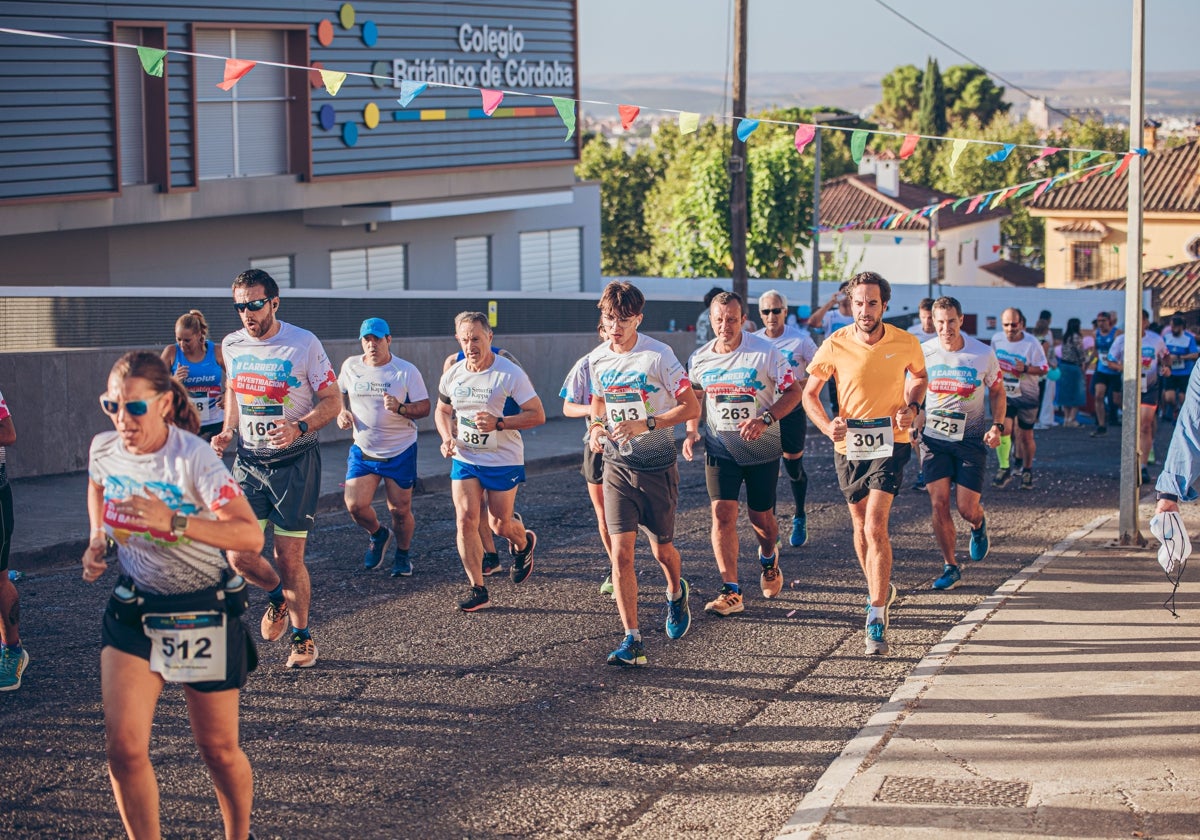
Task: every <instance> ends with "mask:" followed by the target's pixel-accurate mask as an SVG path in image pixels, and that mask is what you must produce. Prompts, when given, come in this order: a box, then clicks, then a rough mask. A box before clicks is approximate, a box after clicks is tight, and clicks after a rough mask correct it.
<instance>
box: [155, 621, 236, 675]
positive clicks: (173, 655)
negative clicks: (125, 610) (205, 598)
mask: <svg viewBox="0 0 1200 840" xmlns="http://www.w3.org/2000/svg"><path fill="white" fill-rule="evenodd" d="M142 628H143V629H144V630H145V631H146V635H147V636H148V637H149V638H150V670H151V671H154V672H156V673H158V674H161V675H162V678H163V679H164V680H166V681H167V682H178V683H190V682H209V681H213V680H224V679H225V665H226V656H225V613H223V612H215V611H212V612H198V613H147V614H146V615H143V616H142Z"/></svg>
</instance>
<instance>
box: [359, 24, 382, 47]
mask: <svg viewBox="0 0 1200 840" xmlns="http://www.w3.org/2000/svg"><path fill="white" fill-rule="evenodd" d="M378 40H379V27H377V26H376V25H375V21H373V20H368V21H364V22H363V25H362V42H363V43H364V44H366V45H367V46H368V47H373V46H375V42H376V41H378Z"/></svg>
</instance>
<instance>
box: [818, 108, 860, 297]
mask: <svg viewBox="0 0 1200 840" xmlns="http://www.w3.org/2000/svg"><path fill="white" fill-rule="evenodd" d="M853 119H855V117H854V115H853V114H837V113H830V112H828V111H818V112H816V113H815V114H813V115H812V121H813V125H815V126H816V127H817V130H816V133H815V134H814V136H813V214H812V298H811V299H810V301H809V302H810V305H811V307H812V311H813V312H816V311H817V310H818V309H820V308H821V124H822V123H827V122H846V121H847V120H853ZM845 279H849V278H845Z"/></svg>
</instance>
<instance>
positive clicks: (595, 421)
mask: <svg viewBox="0 0 1200 840" xmlns="http://www.w3.org/2000/svg"><path fill="white" fill-rule="evenodd" d="M603 425H604V418H603V417H593V418H591V419H590V420H589V421H588V431H589V432H590V431H591V430H592V426H603Z"/></svg>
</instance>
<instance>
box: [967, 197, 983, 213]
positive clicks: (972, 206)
mask: <svg viewBox="0 0 1200 840" xmlns="http://www.w3.org/2000/svg"><path fill="white" fill-rule="evenodd" d="M981 201H983V196H981V195H977V196H975V197H974V198H972V199H971V203H970V204H968V205H967V212H968V213H974V212H975V208H976V207H978V206H979V202H981Z"/></svg>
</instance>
